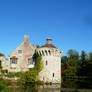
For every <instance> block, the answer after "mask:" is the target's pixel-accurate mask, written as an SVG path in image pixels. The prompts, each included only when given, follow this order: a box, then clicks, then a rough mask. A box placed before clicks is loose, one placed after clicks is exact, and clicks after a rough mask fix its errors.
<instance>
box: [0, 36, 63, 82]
mask: <svg viewBox="0 0 92 92" xmlns="http://www.w3.org/2000/svg"><path fill="white" fill-rule="evenodd" d="M46 40H47V43H46V44H45V45H43V46H41V47H39V48H37V46H34V45H32V44H31V43H30V42H29V36H28V35H25V36H24V42H23V43H22V44H21V45H20V46H19V47H18V48H16V49H15V50H14V51H13V52H12V53H10V54H9V55H8V67H6V66H5V57H3V60H2V59H0V61H2V67H3V69H7V70H8V72H22V71H24V72H25V71H28V70H29V69H30V68H33V67H34V66H35V60H34V59H33V55H34V53H35V50H36V51H37V52H38V54H39V55H41V56H42V61H43V64H44V68H43V69H42V71H41V72H40V73H39V79H40V80H41V81H44V82H52V83H60V82H61V56H62V51H60V50H59V49H57V48H56V47H55V46H54V45H53V44H52V43H51V42H52V39H51V38H47V39H46Z"/></svg>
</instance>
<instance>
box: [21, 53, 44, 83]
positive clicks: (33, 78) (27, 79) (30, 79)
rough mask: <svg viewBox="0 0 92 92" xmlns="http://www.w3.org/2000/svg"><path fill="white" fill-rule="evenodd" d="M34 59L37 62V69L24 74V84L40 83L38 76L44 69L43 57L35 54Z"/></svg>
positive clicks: (22, 77)
mask: <svg viewBox="0 0 92 92" xmlns="http://www.w3.org/2000/svg"><path fill="white" fill-rule="evenodd" d="M33 58H34V60H35V67H34V68H31V69H30V71H28V72H25V73H23V74H22V76H21V79H22V80H21V82H22V84H30V83H36V82H37V81H39V80H38V74H39V72H40V71H41V70H42V69H43V62H42V56H40V55H39V54H38V53H37V52H35V54H34V56H33Z"/></svg>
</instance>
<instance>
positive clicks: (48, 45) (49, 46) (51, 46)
mask: <svg viewBox="0 0 92 92" xmlns="http://www.w3.org/2000/svg"><path fill="white" fill-rule="evenodd" d="M42 47H48V48H56V47H55V46H54V45H53V44H48V43H47V44H45V45H43V46H42Z"/></svg>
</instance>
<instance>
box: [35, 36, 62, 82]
mask: <svg viewBox="0 0 92 92" xmlns="http://www.w3.org/2000/svg"><path fill="white" fill-rule="evenodd" d="M46 40H47V43H46V44H45V45H44V46H42V47H41V48H38V49H37V52H38V54H39V55H41V56H42V61H43V64H44V68H43V70H42V71H41V72H40V73H39V79H40V80H41V81H44V82H47V83H50V82H51V83H61V56H62V51H60V50H58V49H57V48H56V47H55V46H54V45H53V44H52V43H51V42H52V39H51V38H47V39H46Z"/></svg>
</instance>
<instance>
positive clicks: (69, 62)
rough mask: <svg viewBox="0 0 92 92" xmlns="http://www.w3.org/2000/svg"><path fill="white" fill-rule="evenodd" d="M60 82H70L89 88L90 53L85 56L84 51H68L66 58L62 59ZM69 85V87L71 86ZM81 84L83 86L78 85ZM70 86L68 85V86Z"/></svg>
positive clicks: (91, 62) (91, 77)
mask: <svg viewBox="0 0 92 92" xmlns="http://www.w3.org/2000/svg"><path fill="white" fill-rule="evenodd" d="M61 62H62V69H63V70H64V71H63V74H62V80H63V83H66V82H67V81H68V82H69V81H71V83H72V84H73V82H76V83H78V85H79V86H80V87H85V85H84V84H85V83H86V84H87V86H86V87H88V88H90V87H91V86H90V85H92V52H90V53H89V54H86V52H85V51H82V52H81V55H80V56H79V53H78V52H77V51H75V50H69V51H68V55H67V56H63V57H62V60H61ZM72 81H73V82H72ZM72 84H71V87H73V85H72ZM80 84H83V85H80ZM69 85H70V84H69Z"/></svg>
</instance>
